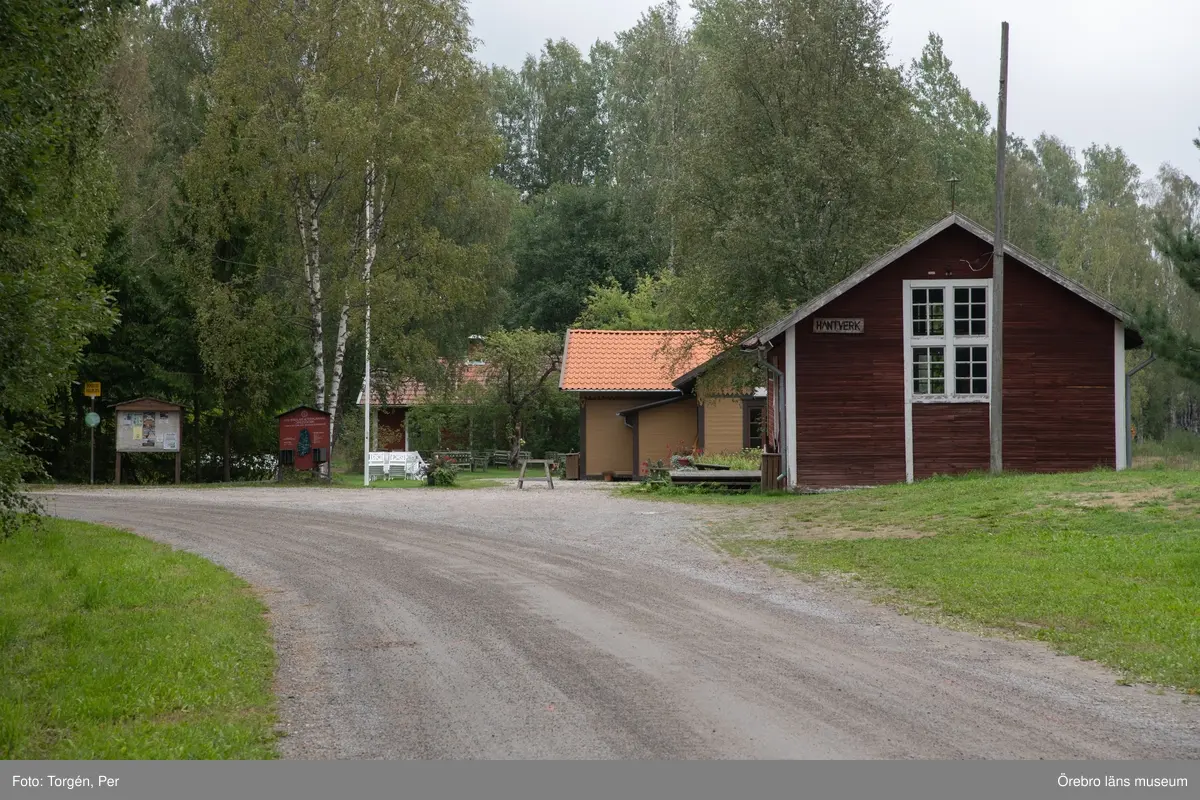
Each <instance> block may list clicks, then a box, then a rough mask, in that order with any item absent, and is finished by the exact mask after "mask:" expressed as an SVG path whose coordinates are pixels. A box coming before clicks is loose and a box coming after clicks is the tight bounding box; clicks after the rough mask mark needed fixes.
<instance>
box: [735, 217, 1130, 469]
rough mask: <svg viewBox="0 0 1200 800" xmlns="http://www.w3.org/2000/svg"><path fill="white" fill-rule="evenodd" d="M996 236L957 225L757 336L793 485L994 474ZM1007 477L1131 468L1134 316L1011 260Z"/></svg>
mask: <svg viewBox="0 0 1200 800" xmlns="http://www.w3.org/2000/svg"><path fill="white" fill-rule="evenodd" d="M992 251H993V240H992V236H991V234H990V233H989V232H988V231H987V230H985V229H984V228H982V227H980V226H979V225H977V224H975V223H974V222H971V221H970V220H968V219H966V218H964V217H962V216H959V215H957V214H954V215H951V216H949V217H947V218H945V219H943V220H942V221H941V222H939V223H937V224H936V225H933V226H932V227H930V228H929V229H927V230H925V231H924V232H922V233H921V234H919V235H918V236H916V237H915V238H914V239H912V240H911V241H909V242H907V243H906V244H904V245H902V246H901V247H898V248H897V249H895V250H893V251H891V252H890V253H888V254H886V255H884V256H883V257H881V258H879V259H878V260H876V261H874V262H872V263H871V264H868V265H867V266H865V267H863V268H862V269H860V270H859V271H858V272H856V273H854V274H853V275H851V276H850V277H848V278H847V279H846V280H844V281H842V282H841V283H838V284H837V285H836V286H834V287H832V288H831V289H829V290H828V291H826V292H825V293H824V294H822V295H820V296H819V297H816V298H814V299H813V300H812V301H810V302H808V303H806V304H804V305H803V306H801V307H800V308H797V309H796V310H795V311H793V312H792V313H791V314H789V315H788V316H787V317H785V318H783V319H781V320H780V321H778V322H777V323H775V324H774V325H772V326H770V327H769V328H766V329H764V330H763V331H760V332H759V333H757V334H755V335H754V336H753V337H751V338H750V339H748V340H747V341H746V342H745V343H744V344H743V347H744V348H746V349H750V350H758V351H759V352H760V353H762V354H763V356H764V357H765V358H766V360H767V361H768V363H770V364H771V365H772V366H773V367H774V369H773V370H772V375H773V378H774V379H773V380H771V381H770V387H769V389H768V395H769V400H770V404H769V406H768V418H769V419H768V424H769V432H768V439H769V441H770V443H771V444H772V445H774V447H776V448H778V452H781V453H782V454H783V463H784V470H785V472H786V473H787V484H788V486H789V487H792V488H801V487H815V488H819V487H839V486H868V485H877V484H883V483H892V482H900V481H910V482H911V481H913V480H914V479H921V478H926V477H929V476H931V475H935V474H949V473H962V472H968V471H972V470H986V469H988V467H989V413H990V391H991V381H990V379H989V375H988V371H989V354H990V348H991V346H992V342H993V337H994V335H995V333H996V332H995V331H994V330H993V328H992V310H993V306H992V299H993V298H992ZM1004 265H1005V273H1004V274H1005V278H1004V315H1003V319H1004V331H1003V335H1004V340H1003V343H1004V348H1003V352H1004V402H1003V404H1002V408H1003V430H1004V434H1003V464H1004V469H1005V470H1006V471H1017V472H1055V471H1071V470H1087V469H1092V468H1094V467H1097V466H1103V467H1116V468H1117V469H1120V468H1123V467H1124V466H1125V463H1126V461H1125V457H1126V452H1125V450H1126V439H1125V402H1126V398H1125V380H1124V375H1125V351H1126V349H1132V348H1137V347H1140V346H1141V338H1140V336H1139V335H1138V333H1137V332H1136V331H1135V330H1133V329H1132V328H1131V327H1129V325H1130V323H1131V320H1130V318H1129V316H1128V315H1126V314H1125V313H1124V312H1122V311H1121V310H1120V309H1118V308H1117V307H1116V306H1114V305H1112V304H1111V303H1110V302H1108V301H1107V300H1105V299H1104V298H1102V297H1100V296H1099V295H1097V294H1096V293H1095V292H1092V291H1090V290H1089V289H1087V288H1085V287H1083V286H1081V285H1079V284H1077V283H1075V282H1074V281H1072V280H1070V279H1068V278H1066V277H1065V276H1063V275H1062V274H1061V273H1060V272H1058V271H1057V270H1055V269H1053V268H1052V267H1049V266H1046V265H1045V264H1042V263H1040V262H1038V261H1037V260H1036V259H1034V258H1033V257H1031V256H1029V255H1028V254H1026V253H1023V252H1021V251H1020V250H1018V249H1016V248H1014V247H1006V248H1005V261H1004Z"/></svg>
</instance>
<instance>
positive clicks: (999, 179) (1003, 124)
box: [989, 22, 1008, 475]
mask: <svg viewBox="0 0 1200 800" xmlns="http://www.w3.org/2000/svg"><path fill="white" fill-rule="evenodd" d="M1007 149H1008V23H1007V22H1002V23H1000V96H999V100H998V102H997V106H996V231H995V234H994V236H993V237H992V238H993V240H994V242H995V248H994V250H993V257H992V354H991V355H992V359H991V361H992V363H991V368H992V375H991V396H990V399H991V402H990V404H989V405H990V414H989V421H990V427H991V456H992V457H991V471H992V474H993V475H999V474H1000V473H1001V472H1003V471H1004V457H1003V448H1004V156H1005V152H1006V151H1007Z"/></svg>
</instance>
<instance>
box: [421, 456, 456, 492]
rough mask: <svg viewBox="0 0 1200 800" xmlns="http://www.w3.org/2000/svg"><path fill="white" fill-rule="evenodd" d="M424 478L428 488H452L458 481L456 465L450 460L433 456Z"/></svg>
mask: <svg viewBox="0 0 1200 800" xmlns="http://www.w3.org/2000/svg"><path fill="white" fill-rule="evenodd" d="M425 477H426V479H427V480H428V481H429V485H430V486H453V485H454V484H455V483H456V482H457V481H458V465H457V464H455V463H454V459H452V458H446V457H444V456H435V457H434V459H433V461H431V462H430V463H429V467H428V469H427V470H426V472H425Z"/></svg>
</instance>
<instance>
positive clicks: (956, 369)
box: [909, 285, 990, 399]
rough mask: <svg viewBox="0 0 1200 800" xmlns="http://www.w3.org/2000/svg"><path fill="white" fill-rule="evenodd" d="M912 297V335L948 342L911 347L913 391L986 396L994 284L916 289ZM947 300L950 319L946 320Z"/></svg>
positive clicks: (964, 396) (942, 394)
mask: <svg viewBox="0 0 1200 800" xmlns="http://www.w3.org/2000/svg"><path fill="white" fill-rule="evenodd" d="M909 301H910V303H909V307H910V310H911V315H912V317H911V323H912V330H911V331H910V336H911V338H912V339H913V340H918V339H922V338H924V339H937V340H940V341H942V342H944V346H934V345H933V344H929V343H925V342H922V343H920V344H919V345H918V343H917V342H916V341H913V342H912V344H911V345H910V348H911V355H912V374H911V375H910V380H911V382H912V383H911V387H912V393H913V395H914V396H924V397H930V398H931V399H932V398H935V397H937V396H939V395H941V396H944V397H947V398H955V397H959V398H963V399H966V398H971V397H975V398H983V399H986V397H987V395H988V392H989V389H990V387H989V381H988V371H989V350H990V344H989V342H988V337H989V331H988V313H989V312H988V287H987V286H953V285H945V286H941V287H936V286H924V287H920V288H917V287H913V288H912V289H911V290H910V294H909ZM947 303H948V304H949V306H950V311H949V313H950V314H951V316H950V318H949V319H947V318H946V316H947V309H946V304H947ZM914 345H915V346H914ZM948 356H949V357H950V359H951V360H950V362H949V363H948V362H947V357H948ZM947 368H949V369H950V373H951V374H949V375H948V374H947Z"/></svg>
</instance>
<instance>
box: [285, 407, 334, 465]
mask: <svg viewBox="0 0 1200 800" xmlns="http://www.w3.org/2000/svg"><path fill="white" fill-rule="evenodd" d="M328 460H329V412H328V411H321V410H320V409H317V408H313V407H311V406H299V407H297V408H293V409H292V410H291V411H285V412H283V413H282V414H280V415H279V463H280V466H283V467H292V468H294V469H297V470H311V469H315V468H316V467H317V466H319V465H321V464H324V463H325V462H327V461H328Z"/></svg>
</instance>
